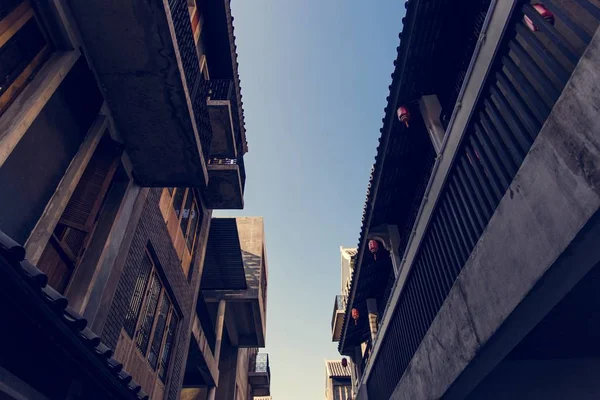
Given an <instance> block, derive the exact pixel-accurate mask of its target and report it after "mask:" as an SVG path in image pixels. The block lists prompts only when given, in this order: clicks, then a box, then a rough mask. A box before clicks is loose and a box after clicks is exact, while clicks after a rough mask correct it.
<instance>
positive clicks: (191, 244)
mask: <svg viewBox="0 0 600 400" xmlns="http://www.w3.org/2000/svg"><path fill="white" fill-rule="evenodd" d="M199 204H200V203H199V201H198V199H197V198H196V195H195V194H194V190H193V189H189V188H168V189H165V190H163V193H162V196H161V200H160V209H161V212H162V215H163V218H164V220H165V222H166V224H167V229H168V231H169V234H170V236H171V240H172V241H173V246H174V247H175V251H176V252H177V255H178V257H179V259H180V260H181V267H182V268H183V271H184V273H185V274H186V276H189V271H190V265H191V261H192V256H193V255H194V248H195V246H196V242H197V239H198V230H199V228H200V227H201V225H202V218H203V214H202V209H201V207H200V206H199Z"/></svg>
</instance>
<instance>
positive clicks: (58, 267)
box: [38, 136, 120, 293]
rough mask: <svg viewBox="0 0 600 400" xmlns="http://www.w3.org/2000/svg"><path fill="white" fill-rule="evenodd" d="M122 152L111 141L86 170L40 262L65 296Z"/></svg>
mask: <svg viewBox="0 0 600 400" xmlns="http://www.w3.org/2000/svg"><path fill="white" fill-rule="evenodd" d="M119 154H120V151H119V150H118V148H117V147H116V146H115V144H114V142H112V141H111V140H110V139H109V138H108V137H106V136H105V138H104V139H102V141H101V142H100V143H99V145H98V148H97V149H96V151H95V152H94V155H93V156H92V158H91V159H90V161H89V163H88V165H87V167H86V168H85V170H84V172H83V174H82V176H81V178H80V180H79V183H78V184H77V186H76V187H75V190H74V191H73V194H72V195H71V199H70V200H69V202H68V203H67V206H66V207H65V210H64V211H63V214H62V216H61V218H60V220H59V223H58V225H57V226H56V228H55V229H54V232H53V234H52V237H51V239H50V241H49V242H48V245H47V246H46V248H45V249H44V253H43V254H42V256H41V257H40V261H39V262H38V268H40V269H41V270H42V271H44V272H45V273H46V274H47V275H48V281H49V284H50V285H52V286H53V287H54V288H55V289H56V290H58V291H59V292H61V293H64V291H65V289H66V287H67V285H68V283H69V280H70V278H71V275H72V273H73V271H74V270H75V268H76V267H77V265H78V263H79V261H80V260H81V258H82V256H83V253H84V252H85V249H86V247H87V245H88V243H89V240H90V238H91V236H92V235H91V233H92V232H93V229H94V227H95V224H96V221H97V218H98V215H99V213H100V209H101V207H102V204H103V202H104V199H105V197H106V193H107V192H108V189H109V187H110V183H111V182H112V179H113V177H114V174H115V171H116V169H117V166H118V164H119Z"/></svg>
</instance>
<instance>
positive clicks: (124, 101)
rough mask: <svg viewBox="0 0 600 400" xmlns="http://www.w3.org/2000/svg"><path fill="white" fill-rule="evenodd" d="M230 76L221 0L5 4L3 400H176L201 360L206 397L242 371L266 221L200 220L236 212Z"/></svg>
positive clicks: (260, 281) (262, 302)
mask: <svg viewBox="0 0 600 400" xmlns="http://www.w3.org/2000/svg"><path fill="white" fill-rule="evenodd" d="M237 67H238V65H237V55H236V46H235V36H234V33H233V17H232V16H231V10H230V2H229V0H218V1H210V2H206V1H195V0H169V1H165V2H159V3H149V2H146V1H137V0H135V1H133V2H121V1H112V2H106V1H88V0H69V1H67V0H56V1H52V2H37V1H30V0H5V1H2V2H1V4H0V76H1V77H2V78H0V232H1V233H0V263H1V264H2V268H0V292H1V294H0V304H1V306H0V316H1V317H2V320H3V321H11V329H3V332H2V340H1V341H0V376H1V378H0V382H2V383H1V384H0V397H2V398H4V397H5V395H7V396H9V398H31V399H34V398H35V399H47V398H72V399H76V398H82V399H107V398H110V399H135V398H137V399H145V398H149V397H152V398H153V399H163V398H164V399H177V398H179V396H180V392H181V388H182V387H185V386H186V384H188V375H187V372H188V370H190V365H191V366H192V367H191V368H192V369H193V368H196V369H198V368H201V365H208V366H209V370H208V373H207V374H205V376H204V377H205V378H206V381H195V380H194V379H195V378H194V377H193V376H192V377H191V378H190V379H191V382H192V384H198V385H202V384H204V385H205V386H206V387H207V388H208V391H209V392H210V393H209V396H211V397H209V398H211V399H212V398H215V395H217V397H218V393H217V390H216V387H217V385H218V384H219V377H220V378H221V382H224V383H223V385H221V386H223V388H225V387H229V386H231V385H232V384H233V383H232V382H233V381H234V380H235V379H233V378H231V374H232V373H233V374H234V376H235V373H236V371H238V370H240V369H244V368H245V369H246V370H248V368H249V365H250V364H251V361H250V360H252V359H253V357H254V358H256V357H255V352H256V350H255V349H256V348H258V347H262V346H264V340H265V326H266V325H265V315H266V291H267V287H266V282H267V275H266V256H265V248H264V235H263V236H260V238H258V237H253V238H251V239H244V238H245V237H246V236H244V234H243V232H245V231H248V230H250V231H252V232H253V233H255V234H256V235H258V233H259V232H263V231H262V220H258V219H248V220H247V221H246V220H240V221H239V222H238V224H239V225H240V232H241V233H240V237H239V238H238V239H237V240H235V235H233V233H234V232H233V231H231V230H228V229H229V228H231V226H229V227H227V226H226V227H224V228H222V226H221V224H220V223H221V221H218V222H216V223H215V224H214V226H213V224H212V223H211V221H212V211H213V210H218V209H241V208H242V207H243V192H244V186H245V179H246V175H245V169H244V158H243V156H244V154H245V153H246V152H247V143H246V133H245V127H244V117H243V109H242V102H241V89H240V80H239V76H238V69H237ZM233 226H234V227H235V233H237V225H236V223H235V221H234V224H233ZM219 234H232V236H231V237H230V239H231V240H232V241H231V242H230V243H229V246H230V247H223V243H221V241H220V239H219ZM246 242H247V243H246ZM236 245H237V248H236V247H235V246H236ZM244 246H246V247H244ZM242 248H243V249H244V253H243V255H242ZM236 251H237V253H235V252H236ZM242 257H243V258H242ZM205 258H207V260H206V261H205ZM242 259H243V262H242V261H241V260H242ZM213 260H216V261H213ZM221 261H223V262H225V264H224V268H226V269H225V270H224V271H221V275H220V276H221V278H222V279H223V282H225V283H224V285H225V286H223V287H221V286H219V283H220V282H221V281H219V280H218V279H217V280H215V281H213V280H211V276H213V275H214V273H215V272H214V270H213V269H211V268H213V267H214V265H213V264H215V262H216V263H217V264H218V265H220V264H219V263H220V262H221ZM205 266H206V269H207V271H208V272H207V275H206V276H205V274H204V273H203V270H204V268H205ZM217 273H218V271H217ZM228 273H231V274H233V275H232V276H228V275H227V274H228ZM230 281H231V282H234V283H235V284H236V285H238V284H239V285H242V284H243V285H244V289H241V286H239V287H234V288H229V287H228V286H227V285H226V283H227V282H230ZM202 283H204V284H202ZM205 289H206V290H205ZM227 289H232V290H227ZM209 321H210V322H209ZM94 332H95V333H94ZM96 334H97V335H96ZM211 338H214V339H215V340H211ZM202 346H204V347H202ZM207 349H208V350H207ZM203 351H204V352H203ZM253 352H254V353H253ZM198 353H200V354H202V356H203V357H205V358H204V359H203V361H200V360H199V358H198ZM238 354H242V355H238ZM196 362H197V364H195V363H196ZM202 362H204V364H202ZM237 365H240V366H241V367H237ZM230 369H231V371H233V372H231V371H230ZM126 371H127V372H126ZM255 372H257V371H253V373H255ZM261 373H262V372H261ZM247 374H248V375H251V374H250V372H247ZM209 377H210V379H209ZM261 378H262V377H261ZM253 379H254V378H253ZM249 380H250V378H249V377H246V378H245V380H243V381H239V382H238V383H239V391H240V392H241V393H246V391H247V390H248V391H250V390H251V385H250V384H248V382H249ZM198 382H200V383H198ZM260 385H261V384H256V385H255V386H256V387H259V386H260ZM263 386H264V384H263ZM234 387H235V385H234ZM246 387H248V389H247V390H246ZM223 390H225V389H223ZM236 390H237V389H236ZM218 398H223V399H224V398H227V399H231V398H232V397H230V396H229V394H223V395H221V396H220V397H218ZM240 398H245V397H240Z"/></svg>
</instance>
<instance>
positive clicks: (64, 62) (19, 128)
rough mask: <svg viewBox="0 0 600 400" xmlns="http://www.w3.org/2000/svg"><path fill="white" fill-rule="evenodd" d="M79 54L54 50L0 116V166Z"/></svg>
mask: <svg viewBox="0 0 600 400" xmlns="http://www.w3.org/2000/svg"><path fill="white" fill-rule="evenodd" d="M80 55H81V54H80V52H79V50H73V51H69V52H60V53H54V54H53V55H52V56H51V57H50V59H49V60H48V62H46V64H44V66H43V67H42V68H41V69H40V70H39V71H38V73H37V74H36V76H35V77H34V78H33V80H32V81H31V82H30V83H29V84H28V85H27V86H26V87H25V89H24V90H23V91H22V92H21V94H19V95H18V96H17V98H16V99H15V101H14V102H13V103H12V104H11V105H10V106H9V107H8V109H7V110H6V112H5V113H4V114H2V116H0V167H1V166H2V165H4V162H5V161H6V159H7V158H8V156H9V155H10V153H11V152H12V151H13V150H14V148H15V147H16V146H17V144H18V143H19V141H20V140H21V138H22V137H23V136H24V135H25V132H27V130H28V129H29V127H30V126H31V124H33V121H34V120H35V119H36V118H37V116H38V115H39V113H40V112H41V111H42V109H43V108H44V106H45V105H46V104H47V103H48V100H50V97H52V95H53V94H54V92H55V91H56V89H57V88H58V86H59V85H60V83H61V82H62V81H63V79H64V77H65V76H66V75H67V73H69V71H70V70H71V68H72V67H73V65H74V64H75V62H76V61H77V60H78V59H79V56H80Z"/></svg>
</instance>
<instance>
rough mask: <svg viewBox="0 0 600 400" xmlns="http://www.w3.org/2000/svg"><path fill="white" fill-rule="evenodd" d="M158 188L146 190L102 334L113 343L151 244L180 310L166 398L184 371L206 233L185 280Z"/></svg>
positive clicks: (178, 384)
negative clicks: (138, 219) (180, 314)
mask: <svg viewBox="0 0 600 400" xmlns="http://www.w3.org/2000/svg"><path fill="white" fill-rule="evenodd" d="M161 191H162V189H151V190H150V192H149V194H148V198H147V200H146V203H145V205H144V210H143V211H142V216H141V218H140V221H139V224H138V226H137V228H136V231H135V234H134V237H133V240H132V243H131V247H130V249H129V253H128V255H127V258H126V260H125V265H124V267H123V274H122V276H121V278H120V280H119V284H118V286H117V290H116V293H115V296H114V298H113V301H112V304H111V307H110V310H109V314H108V317H107V319H106V323H105V325H104V329H103V331H102V335H101V336H102V339H103V341H104V342H105V343H106V344H107V345H108V346H111V347H112V348H115V347H116V345H117V341H118V339H119V333H120V332H121V328H122V327H123V324H124V322H125V315H126V314H127V311H128V309H129V302H130V300H131V297H132V294H133V288H134V284H135V279H136V277H137V276H138V274H139V272H140V268H143V263H142V260H143V256H144V251H145V249H146V247H147V246H148V244H151V245H152V247H153V249H154V250H155V252H156V255H157V257H158V261H159V262H160V265H157V267H158V268H161V269H162V270H163V272H164V275H165V276H166V282H163V283H164V284H165V285H168V286H169V287H170V288H171V290H172V293H173V294H174V297H175V299H174V301H175V302H176V303H177V304H178V306H179V307H180V309H181V311H182V319H181V321H180V327H179V328H178V333H177V341H176V346H175V351H174V352H173V353H172V354H171V365H170V368H171V369H172V372H171V375H170V378H169V380H168V382H167V385H168V387H167V390H166V393H167V396H165V398H168V399H172V400H175V399H177V395H178V392H179V388H180V387H181V384H182V380H183V373H184V371H185V361H186V359H187V351H188V346H189V340H190V329H191V325H190V322H191V320H192V318H191V316H192V315H193V314H192V312H194V310H195V304H194V303H195V301H196V298H197V294H198V290H199V285H200V281H199V276H200V275H199V271H200V269H201V260H202V257H203V251H201V248H202V247H203V244H204V243H205V241H204V240H203V238H204V237H205V236H206V235H202V234H201V235H200V238H199V240H198V244H197V246H196V251H195V253H194V260H193V261H192V270H191V274H192V275H191V279H190V280H189V282H188V278H187V277H186V276H185V275H184V273H183V270H182V268H181V262H180V261H179V258H178V257H177V254H176V252H175V249H174V248H173V244H172V242H171V239H170V236H169V233H168V231H167V227H166V225H165V222H164V219H163V217H162V214H161V212H160V209H159V200H160V195H161ZM206 220H208V221H210V213H209V214H208V215H205V217H204V223H203V224H202V229H203V230H207V228H208V223H207V221H206Z"/></svg>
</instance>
